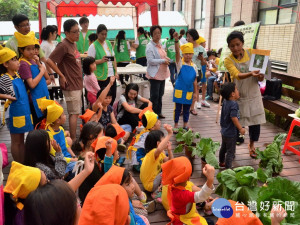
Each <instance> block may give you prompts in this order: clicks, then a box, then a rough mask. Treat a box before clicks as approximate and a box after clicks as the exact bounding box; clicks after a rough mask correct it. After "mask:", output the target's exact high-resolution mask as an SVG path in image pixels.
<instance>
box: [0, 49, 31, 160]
mask: <svg viewBox="0 0 300 225" xmlns="http://www.w3.org/2000/svg"><path fill="white" fill-rule="evenodd" d="M19 66H20V63H19V61H18V59H17V57H16V53H15V52H14V51H12V50H10V49H9V48H2V47H0V75H1V76H0V94H1V95H2V96H1V97H3V98H6V99H8V101H7V102H6V104H5V109H6V113H5V118H6V124H7V126H8V128H9V131H10V136H11V153H12V156H13V158H14V160H15V161H18V162H23V160H24V149H25V146H24V133H26V132H28V131H31V130H33V124H32V116H31V112H30V107H29V99H28V95H27V92H26V88H25V85H24V83H23V81H22V79H21V78H20V76H19V74H18V73H17V71H18V69H19Z"/></svg>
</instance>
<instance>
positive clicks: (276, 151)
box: [256, 133, 286, 176]
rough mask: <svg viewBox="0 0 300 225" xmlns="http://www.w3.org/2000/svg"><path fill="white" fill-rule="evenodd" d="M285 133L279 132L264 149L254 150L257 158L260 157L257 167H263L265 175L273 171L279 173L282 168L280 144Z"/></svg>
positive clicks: (269, 174)
mask: <svg viewBox="0 0 300 225" xmlns="http://www.w3.org/2000/svg"><path fill="white" fill-rule="evenodd" d="M285 137H286V134H284V133H280V134H277V135H276V136H275V137H274V141H273V142H272V143H271V144H269V145H268V146H267V147H266V149H265V150H264V151H260V150H259V149H258V148H257V150H256V153H257V159H260V162H259V167H260V168H264V169H265V171H264V173H265V174H266V176H271V175H272V174H273V173H280V172H281V171H282V169H283V163H282V157H281V145H282V142H283V140H284V139H285Z"/></svg>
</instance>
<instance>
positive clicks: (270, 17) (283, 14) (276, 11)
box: [258, 0, 297, 25]
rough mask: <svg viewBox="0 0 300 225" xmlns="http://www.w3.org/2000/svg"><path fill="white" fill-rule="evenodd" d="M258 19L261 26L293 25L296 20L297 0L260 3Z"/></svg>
mask: <svg viewBox="0 0 300 225" xmlns="http://www.w3.org/2000/svg"><path fill="white" fill-rule="evenodd" d="M278 6H279V7H278ZM281 7H282V8H281ZM258 18H259V21H261V23H262V24H263V25H268V24H286V23H295V22H296V18H297V0H268V1H264V2H263V3H262V2H260V3H259V16H258Z"/></svg>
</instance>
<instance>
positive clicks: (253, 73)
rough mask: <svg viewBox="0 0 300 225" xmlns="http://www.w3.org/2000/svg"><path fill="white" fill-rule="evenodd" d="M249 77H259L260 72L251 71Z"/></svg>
mask: <svg viewBox="0 0 300 225" xmlns="http://www.w3.org/2000/svg"><path fill="white" fill-rule="evenodd" d="M251 75H252V76H253V77H258V76H259V75H260V71H259V70H255V71H251Z"/></svg>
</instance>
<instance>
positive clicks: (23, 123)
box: [7, 73, 33, 134]
mask: <svg viewBox="0 0 300 225" xmlns="http://www.w3.org/2000/svg"><path fill="white" fill-rule="evenodd" d="M7 75H8V76H9V78H10V79H11V81H12V85H13V88H14V92H15V96H16V99H17V100H16V101H12V102H11V104H10V109H9V130H10V133H12V134H22V133H25V132H28V131H31V130H33V124H32V117H31V112H30V107H29V100H28V95H27V92H26V88H25V85H24V83H23V81H22V79H21V78H20V77H19V75H18V74H17V73H16V78H13V77H12V76H11V75H9V74H7Z"/></svg>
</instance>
